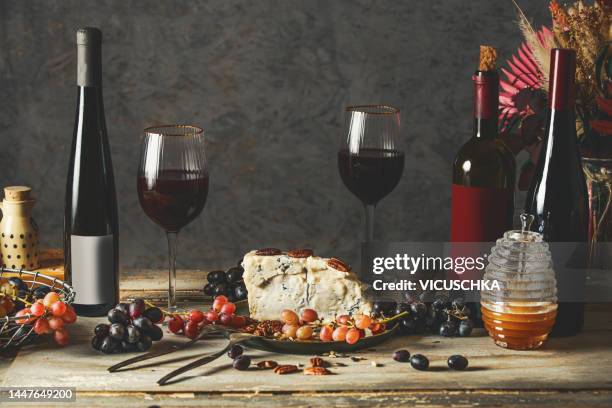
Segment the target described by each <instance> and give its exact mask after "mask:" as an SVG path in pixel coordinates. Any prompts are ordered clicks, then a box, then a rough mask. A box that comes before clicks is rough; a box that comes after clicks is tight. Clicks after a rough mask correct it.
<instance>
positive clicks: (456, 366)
mask: <svg viewBox="0 0 612 408" xmlns="http://www.w3.org/2000/svg"><path fill="white" fill-rule="evenodd" d="M447 364H448V368H450V369H451V370H465V369H466V368H467V366H468V359H467V358H465V357H463V356H462V355H459V354H455V355H453V356H450V357H449V358H448V361H447Z"/></svg>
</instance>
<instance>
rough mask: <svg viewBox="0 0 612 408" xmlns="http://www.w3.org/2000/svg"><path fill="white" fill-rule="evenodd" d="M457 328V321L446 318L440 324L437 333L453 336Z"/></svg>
mask: <svg viewBox="0 0 612 408" xmlns="http://www.w3.org/2000/svg"><path fill="white" fill-rule="evenodd" d="M457 330H458V327H457V323H455V322H454V321H453V320H447V321H445V322H444V323H442V324H441V325H440V330H439V333H440V336H444V337H453V336H456V335H457Z"/></svg>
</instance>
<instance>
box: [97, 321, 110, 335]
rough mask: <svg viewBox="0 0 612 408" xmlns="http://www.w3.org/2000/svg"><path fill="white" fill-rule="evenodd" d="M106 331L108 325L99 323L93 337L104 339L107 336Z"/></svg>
mask: <svg viewBox="0 0 612 408" xmlns="http://www.w3.org/2000/svg"><path fill="white" fill-rule="evenodd" d="M108 329H109V326H108V324H104V323H100V324H99V325H97V326H96V327H95V328H94V335H95V336H96V337H101V338H104V337H106V336H108Z"/></svg>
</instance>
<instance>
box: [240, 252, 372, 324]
mask: <svg viewBox="0 0 612 408" xmlns="http://www.w3.org/2000/svg"><path fill="white" fill-rule="evenodd" d="M255 252H256V251H251V252H249V253H247V254H246V255H245V256H244V259H243V262H242V266H243V267H244V275H243V277H244V283H245V285H246V288H247V291H248V301H249V312H250V315H251V317H252V318H253V319H257V320H278V319H280V314H281V312H282V311H283V310H284V309H290V310H294V311H296V312H298V313H299V312H301V311H302V310H303V309H306V308H308V309H314V310H316V311H317V313H318V315H319V318H320V319H321V320H332V319H334V318H335V317H336V316H338V315H343V314H350V315H353V314H371V312H372V302H371V301H370V300H369V297H368V296H367V295H366V289H365V286H364V284H363V283H361V282H360V281H359V279H358V278H357V276H356V275H355V274H354V273H353V272H344V271H339V270H337V269H334V268H332V267H330V266H329V265H328V264H327V258H320V257H315V256H311V257H308V258H291V257H289V256H287V255H285V254H282V255H272V256H265V255H257V254H256V253H255Z"/></svg>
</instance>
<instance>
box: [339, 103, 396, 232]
mask: <svg viewBox="0 0 612 408" xmlns="http://www.w3.org/2000/svg"><path fill="white" fill-rule="evenodd" d="M399 130H400V112H399V109H397V108H394V107H392V106H387V105H360V106H349V107H348V108H346V109H345V123H344V131H343V133H342V135H341V137H340V147H339V149H338V170H339V171H340V177H341V178H342V181H343V182H344V185H345V186H346V187H347V188H348V189H349V191H350V192H351V193H353V194H354V195H355V196H357V198H359V199H360V200H361V202H363V205H364V208H365V213H366V227H365V241H366V242H371V241H373V240H374V209H375V208H376V204H378V202H379V201H380V200H381V199H383V198H384V197H386V196H387V195H388V194H389V193H390V192H391V191H393V189H394V188H395V187H396V186H397V184H398V183H399V180H400V178H401V177H402V173H403V171H404V151H403V150H402V149H401V148H400V147H399Z"/></svg>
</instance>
